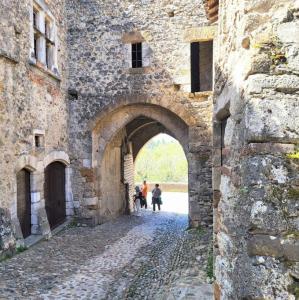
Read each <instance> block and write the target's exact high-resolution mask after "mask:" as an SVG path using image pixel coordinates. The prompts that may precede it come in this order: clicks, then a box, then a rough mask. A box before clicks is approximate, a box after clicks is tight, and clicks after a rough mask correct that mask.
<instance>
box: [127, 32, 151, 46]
mask: <svg viewBox="0 0 299 300" xmlns="http://www.w3.org/2000/svg"><path fill="white" fill-rule="evenodd" d="M121 41H122V42H123V43H124V44H134V43H142V42H145V38H144V37H143V36H142V34H141V33H140V32H138V31H131V32H127V33H125V34H124V35H123V36H122V38H121Z"/></svg>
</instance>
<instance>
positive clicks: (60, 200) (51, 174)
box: [45, 162, 66, 229]
mask: <svg viewBox="0 0 299 300" xmlns="http://www.w3.org/2000/svg"><path fill="white" fill-rule="evenodd" d="M45 207H46V212H47V217H48V221H49V224H50V228H51V229H53V228H55V227H57V226H58V225H60V224H61V223H63V222H64V221H65V218H66V213H65V210H66V207H65V166H64V164H62V163H60V162H53V163H52V164H50V165H49V166H48V167H47V168H46V171H45Z"/></svg>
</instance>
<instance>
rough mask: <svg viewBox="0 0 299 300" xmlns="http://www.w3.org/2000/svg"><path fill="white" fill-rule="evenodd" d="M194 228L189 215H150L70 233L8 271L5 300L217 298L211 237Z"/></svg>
mask: <svg viewBox="0 0 299 300" xmlns="http://www.w3.org/2000/svg"><path fill="white" fill-rule="evenodd" d="M187 224H188V220H187V216H186V215H179V214H174V213H165V212H161V213H152V212H142V216H141V217H136V216H124V217H121V218H119V219H117V220H114V221H111V222H108V223H106V224H103V225H100V226H97V227H96V228H86V227H85V228H84V227H73V228H67V229H66V230H64V231H63V232H61V233H60V234H58V235H57V236H55V237H54V238H53V239H52V240H50V241H43V242H41V243H39V244H38V245H36V246H33V247H32V248H30V249H29V250H27V251H26V252H24V253H21V254H19V255H17V256H15V257H14V258H12V259H10V260H8V261H5V262H2V263H1V264H0V277H1V282H0V295H1V296H0V299H212V288H211V285H209V284H207V283H206V274H205V267H206V260H207V253H208V251H207V249H208V244H209V239H210V232H208V231H206V232H198V231H194V230H192V231H186V228H187ZM196 287H197V288H196ZM199 296H200V298H199Z"/></svg>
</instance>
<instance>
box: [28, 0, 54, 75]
mask: <svg viewBox="0 0 299 300" xmlns="http://www.w3.org/2000/svg"><path fill="white" fill-rule="evenodd" d="M34 10H35V11H36V12H37V15H36V17H37V18H36V27H35V26H34V22H33V11H34ZM46 22H47V23H48V24H49V27H48V29H49V30H48V32H46V28H45V27H46ZM35 36H38V39H37V49H36V53H37V57H35V46H34V37H35ZM30 42H31V47H30V56H29V57H30V62H31V63H33V64H38V63H40V64H42V66H43V67H44V68H45V69H47V70H48V71H51V72H52V73H54V74H56V75H59V73H58V63H57V49H58V38H57V27H56V22H55V18H54V16H53V15H52V13H51V12H50V10H49V8H48V6H47V5H46V4H45V2H44V0H33V1H32V3H31V8H30ZM47 47H48V49H49V50H48V51H47V50H46V49H47ZM47 54H48V57H46V55H47ZM47 62H48V63H47Z"/></svg>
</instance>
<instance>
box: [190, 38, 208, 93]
mask: <svg viewBox="0 0 299 300" xmlns="http://www.w3.org/2000/svg"><path fill="white" fill-rule="evenodd" d="M212 89H213V41H206V42H194V43H191V92H192V93H195V92H203V91H211V90H212Z"/></svg>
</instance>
